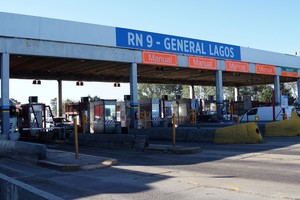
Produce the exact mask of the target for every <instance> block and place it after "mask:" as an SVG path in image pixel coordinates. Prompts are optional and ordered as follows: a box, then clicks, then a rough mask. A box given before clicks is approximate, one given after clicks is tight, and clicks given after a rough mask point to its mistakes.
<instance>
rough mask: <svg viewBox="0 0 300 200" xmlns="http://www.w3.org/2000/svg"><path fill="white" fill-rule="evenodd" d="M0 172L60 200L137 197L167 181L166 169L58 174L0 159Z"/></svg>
mask: <svg viewBox="0 0 300 200" xmlns="http://www.w3.org/2000/svg"><path fill="white" fill-rule="evenodd" d="M0 170H1V173H2V174H5V175H7V176H11V177H13V178H14V179H16V180H18V181H21V182H23V183H26V184H29V185H31V186H33V187H36V188H38V189H40V190H43V191H46V192H48V193H51V194H55V195H56V196H59V197H61V198H63V199H78V198H83V199H84V198H92V197H95V196H97V198H96V199H106V198H102V197H103V195H104V196H107V195H112V194H128V195H130V194H138V193H143V192H146V191H149V190H151V187H150V186H149V185H151V184H154V183H155V182H160V181H163V180H165V179H169V178H170V177H169V176H168V174H167V170H159V172H158V173H159V175H156V174H153V173H149V172H146V171H134V170H131V169H130V168H129V169H115V168H112V167H107V168H101V169H94V170H81V171H72V172H59V171H55V170H51V169H48V168H41V167H38V166H33V165H30V164H26V163H23V162H18V161H15V160H12V159H7V158H1V159H0ZM164 171H166V172H164ZM98 197H99V198H98ZM119 199H120V198H119ZM121 199H124V198H121ZM136 199H139V198H136Z"/></svg>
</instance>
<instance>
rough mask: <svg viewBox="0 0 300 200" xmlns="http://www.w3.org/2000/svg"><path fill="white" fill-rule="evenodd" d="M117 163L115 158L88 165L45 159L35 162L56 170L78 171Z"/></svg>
mask: <svg viewBox="0 0 300 200" xmlns="http://www.w3.org/2000/svg"><path fill="white" fill-rule="evenodd" d="M117 164H118V160H117V159H110V160H104V161H102V162H101V163H99V164H89V165H82V166H80V164H61V163H56V162H51V161H47V160H39V161H38V162H37V165H38V166H42V167H47V168H50V169H54V170H57V171H79V170H90V169H99V168H103V167H110V166H113V165H117Z"/></svg>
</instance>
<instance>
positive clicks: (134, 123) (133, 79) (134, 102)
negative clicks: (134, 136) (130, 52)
mask: <svg viewBox="0 0 300 200" xmlns="http://www.w3.org/2000/svg"><path fill="white" fill-rule="evenodd" d="M130 97H131V98H130V99H131V100H130V118H131V120H130V128H134V129H137V127H138V117H139V116H138V89H137V64H136V63H132V64H131V68H130Z"/></svg>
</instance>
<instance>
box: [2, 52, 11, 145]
mask: <svg viewBox="0 0 300 200" xmlns="http://www.w3.org/2000/svg"><path fill="white" fill-rule="evenodd" d="M9 107H10V103H9V54H8V53H3V54H1V112H2V119H1V120H2V124H1V128H2V129H1V133H0V139H1V140H8V135H9V131H10V130H9Z"/></svg>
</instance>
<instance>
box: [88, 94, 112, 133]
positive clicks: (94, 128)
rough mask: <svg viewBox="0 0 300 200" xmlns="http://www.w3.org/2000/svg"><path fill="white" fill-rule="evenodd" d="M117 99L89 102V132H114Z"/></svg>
mask: <svg viewBox="0 0 300 200" xmlns="http://www.w3.org/2000/svg"><path fill="white" fill-rule="evenodd" d="M116 105H117V100H104V99H101V100H98V101H94V102H90V133H115V132H116Z"/></svg>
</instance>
